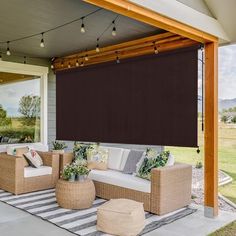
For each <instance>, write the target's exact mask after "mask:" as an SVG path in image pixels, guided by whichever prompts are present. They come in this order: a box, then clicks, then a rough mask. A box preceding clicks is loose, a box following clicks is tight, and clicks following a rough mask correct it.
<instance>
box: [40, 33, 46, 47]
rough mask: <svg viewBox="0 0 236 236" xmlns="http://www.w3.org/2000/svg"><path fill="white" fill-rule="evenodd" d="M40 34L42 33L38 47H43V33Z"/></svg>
mask: <svg viewBox="0 0 236 236" xmlns="http://www.w3.org/2000/svg"><path fill="white" fill-rule="evenodd" d="M41 35H42V38H41V41H40V47H41V48H44V47H45V45H44V39H43V33H42V34H41Z"/></svg>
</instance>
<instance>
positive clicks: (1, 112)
mask: <svg viewBox="0 0 236 236" xmlns="http://www.w3.org/2000/svg"><path fill="white" fill-rule="evenodd" d="M8 125H11V119H10V118H8V117H7V111H6V110H5V109H4V108H3V107H2V105H1V104H0V126H8Z"/></svg>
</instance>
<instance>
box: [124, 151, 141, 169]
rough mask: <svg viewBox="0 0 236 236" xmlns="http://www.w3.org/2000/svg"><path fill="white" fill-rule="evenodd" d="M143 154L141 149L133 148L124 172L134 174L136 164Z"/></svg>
mask: <svg viewBox="0 0 236 236" xmlns="http://www.w3.org/2000/svg"><path fill="white" fill-rule="evenodd" d="M142 155H143V151H140V150H131V151H130V153H129V155H128V158H127V161H126V163H125V167H124V170H123V173H124V174H132V173H134V172H135V171H136V165H137V163H138V162H139V160H140V159H141V157H142Z"/></svg>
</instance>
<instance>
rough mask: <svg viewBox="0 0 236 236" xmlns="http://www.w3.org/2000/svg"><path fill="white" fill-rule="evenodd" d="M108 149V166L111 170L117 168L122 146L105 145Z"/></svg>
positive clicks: (118, 167)
mask: <svg viewBox="0 0 236 236" xmlns="http://www.w3.org/2000/svg"><path fill="white" fill-rule="evenodd" d="M106 148H107V149H108V152H109V154H108V168H109V169H112V170H119V169H120V163H121V159H122V155H123V151H124V149H123V148H115V147H106Z"/></svg>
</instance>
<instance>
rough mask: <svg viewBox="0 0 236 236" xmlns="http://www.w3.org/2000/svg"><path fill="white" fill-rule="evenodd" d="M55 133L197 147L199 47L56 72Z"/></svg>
mask: <svg viewBox="0 0 236 236" xmlns="http://www.w3.org/2000/svg"><path fill="white" fill-rule="evenodd" d="M56 80H57V82H56V98H57V99H56V103H57V105H56V123H57V125H56V138H57V139H58V140H73V141H74V140H78V141H89V142H108V143H128V144H147V145H148V144H149V145H168V146H186V147H196V146H197V99H198V96H197V90H198V87H197V86H198V85H197V81H198V48H197V47H194V48H188V49H182V50H178V51H174V52H171V53H170V52H169V53H162V54H158V55H152V56H146V57H140V58H134V59H129V60H123V61H121V63H120V64H116V63H115V62H113V63H106V64H100V65H96V66H88V67H83V68H78V69H73V70H67V71H61V72H57V74H56Z"/></svg>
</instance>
